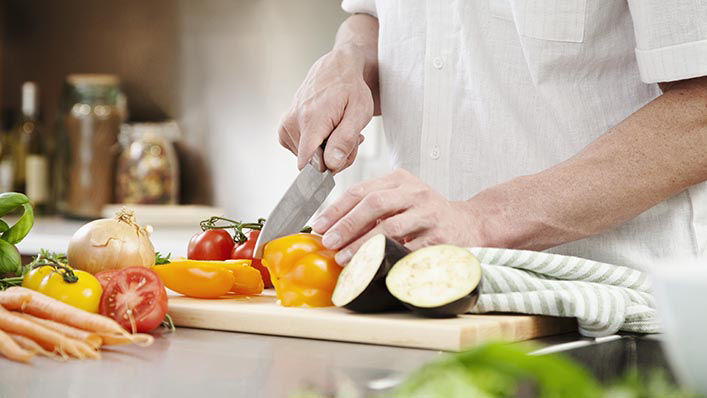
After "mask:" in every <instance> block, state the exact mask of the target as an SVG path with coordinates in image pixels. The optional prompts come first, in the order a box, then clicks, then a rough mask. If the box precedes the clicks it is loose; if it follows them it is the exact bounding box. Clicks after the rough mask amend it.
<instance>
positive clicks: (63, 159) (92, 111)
mask: <svg viewBox="0 0 707 398" xmlns="http://www.w3.org/2000/svg"><path fill="white" fill-rule="evenodd" d="M119 84H120V81H119V79H118V77H117V76H115V75H89V74H85V75H69V76H68V77H67V78H66V82H65V85H64V93H63V100H62V108H61V116H60V117H61V122H60V124H59V126H60V128H59V131H58V136H59V140H58V143H60V145H57V148H56V150H57V157H56V167H55V168H54V171H55V178H54V181H55V194H56V197H57V198H58V202H57V208H58V210H59V211H60V212H61V213H62V214H64V215H65V216H68V217H74V218H84V219H91V218H98V217H100V216H101V210H102V209H103V206H105V205H106V204H109V203H112V202H113V197H114V181H115V177H114V176H115V160H116V157H117V155H118V151H119V147H118V133H119V132H120V124H121V123H122V117H121V112H120V110H119V109H118V106H117V100H118V98H119V96H120V88H119Z"/></svg>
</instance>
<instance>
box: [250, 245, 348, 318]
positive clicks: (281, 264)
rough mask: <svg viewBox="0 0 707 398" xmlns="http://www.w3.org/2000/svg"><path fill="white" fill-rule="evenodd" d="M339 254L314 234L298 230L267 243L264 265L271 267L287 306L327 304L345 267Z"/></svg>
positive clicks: (264, 252) (324, 305)
mask: <svg viewBox="0 0 707 398" xmlns="http://www.w3.org/2000/svg"><path fill="white" fill-rule="evenodd" d="M335 254H336V252H335V251H333V250H328V249H326V248H325V247H324V245H322V238H321V237H320V236H317V235H312V234H302V233H301V234H294V235H289V236H284V237H282V238H278V239H275V240H273V241H271V242H269V243H268V244H266V245H265V248H264V250H263V265H265V266H266V267H267V268H268V270H269V271H270V275H271V279H272V283H273V285H274V286H275V292H276V293H277V297H278V299H280V303H281V304H282V305H283V306H286V307H327V306H331V305H333V304H332V302H331V294H332V293H333V292H334V287H335V286H336V280H337V279H338V278H339V273H340V272H341V267H340V266H339V265H338V264H337V263H336V261H335V260H334V255H335Z"/></svg>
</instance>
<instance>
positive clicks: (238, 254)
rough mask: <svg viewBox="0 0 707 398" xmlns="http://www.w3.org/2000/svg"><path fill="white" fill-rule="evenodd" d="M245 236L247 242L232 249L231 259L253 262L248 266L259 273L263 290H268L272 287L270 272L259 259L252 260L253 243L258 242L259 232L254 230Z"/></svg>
mask: <svg viewBox="0 0 707 398" xmlns="http://www.w3.org/2000/svg"><path fill="white" fill-rule="evenodd" d="M246 235H247V236H248V240H247V241H245V242H244V243H241V244H240V245H238V246H236V247H234V248H233V253H232V254H231V258H232V259H235V260H253V261H252V262H251V263H250V265H251V266H252V267H253V268H255V269H257V270H258V271H260V276H262V277H263V283H264V284H265V288H270V287H272V281H271V280H270V272H269V271H268V269H267V268H265V266H264V265H263V263H262V261H261V260H260V259H254V258H253V252H254V251H255V243H256V241H257V240H258V235H260V231H258V230H257V229H254V230H252V231H250V232H248V233H247V234H246Z"/></svg>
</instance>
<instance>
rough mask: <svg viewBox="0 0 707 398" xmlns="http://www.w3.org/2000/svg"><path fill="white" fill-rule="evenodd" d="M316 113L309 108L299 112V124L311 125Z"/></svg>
mask: <svg viewBox="0 0 707 398" xmlns="http://www.w3.org/2000/svg"><path fill="white" fill-rule="evenodd" d="M315 116H316V114H315V112H312V111H311V110H309V109H304V110H302V111H301V112H300V113H299V118H298V119H299V124H300V125H301V126H311V125H312V123H313V122H314V118H315Z"/></svg>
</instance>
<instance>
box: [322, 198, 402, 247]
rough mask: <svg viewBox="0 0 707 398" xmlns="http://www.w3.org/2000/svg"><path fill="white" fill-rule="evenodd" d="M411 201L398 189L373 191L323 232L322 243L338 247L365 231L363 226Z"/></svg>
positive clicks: (394, 211) (400, 208) (392, 212)
mask: <svg viewBox="0 0 707 398" xmlns="http://www.w3.org/2000/svg"><path fill="white" fill-rule="evenodd" d="M411 201H412V198H411V197H410V195H406V194H405V193H403V192H400V190H399V189H383V190H378V191H373V192H371V193H369V194H368V195H366V196H365V197H364V198H363V199H362V200H361V201H360V202H359V203H358V204H357V205H356V206H355V207H354V208H353V209H351V211H350V212H348V213H347V214H346V215H345V216H343V217H341V219H339V221H337V222H336V224H334V226H333V227H331V228H330V229H329V230H328V231H327V232H326V234H324V238H323V239H322V243H323V244H324V246H325V247H326V248H327V249H332V250H336V249H339V248H341V247H343V246H345V245H346V244H347V243H350V242H351V241H353V240H354V239H356V238H357V237H359V236H361V235H362V234H363V233H364V232H366V231H364V230H363V228H364V227H366V225H369V224H370V223H371V222H374V221H375V220H377V219H382V218H384V217H388V216H390V215H391V214H395V213H400V212H402V211H405V210H407V209H408V208H409V207H410V205H411Z"/></svg>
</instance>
